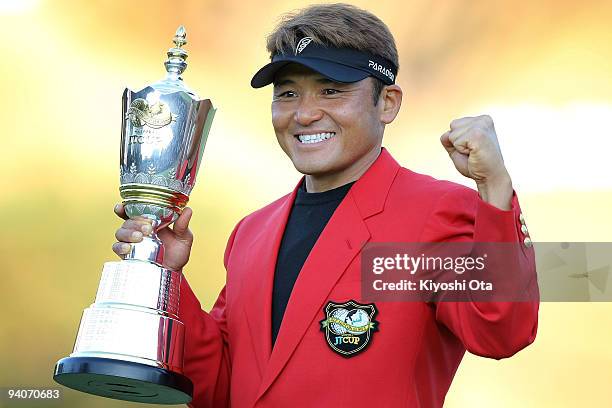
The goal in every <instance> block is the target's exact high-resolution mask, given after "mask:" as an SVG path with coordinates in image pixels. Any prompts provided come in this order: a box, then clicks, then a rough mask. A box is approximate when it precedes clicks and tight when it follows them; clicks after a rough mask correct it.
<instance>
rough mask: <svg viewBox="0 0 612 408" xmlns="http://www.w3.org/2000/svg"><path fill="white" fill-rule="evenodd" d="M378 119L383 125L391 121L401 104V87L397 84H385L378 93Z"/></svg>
mask: <svg viewBox="0 0 612 408" xmlns="http://www.w3.org/2000/svg"><path fill="white" fill-rule="evenodd" d="M378 103H379V104H380V109H381V110H380V121H381V122H382V123H384V124H385V125H388V124H389V123H391V122H393V120H394V119H395V117H396V116H397V113H398V112H399V110H400V106H402V88H400V86H399V85H395V84H394V85H387V86H385V87H384V88H383V90H382V92H381V93H380V98H379V100H378Z"/></svg>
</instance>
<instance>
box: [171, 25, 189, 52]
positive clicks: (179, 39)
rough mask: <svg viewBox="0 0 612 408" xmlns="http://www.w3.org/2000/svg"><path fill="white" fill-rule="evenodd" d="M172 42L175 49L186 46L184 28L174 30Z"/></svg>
mask: <svg viewBox="0 0 612 408" xmlns="http://www.w3.org/2000/svg"><path fill="white" fill-rule="evenodd" d="M173 42H174V45H176V48H181V47H182V46H183V45H185V44H187V31H185V27H184V26H182V25H180V26H179V27H178V28H177V29H176V33H175V34H174V40H173Z"/></svg>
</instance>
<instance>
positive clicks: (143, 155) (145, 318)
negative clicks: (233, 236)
mask: <svg viewBox="0 0 612 408" xmlns="http://www.w3.org/2000/svg"><path fill="white" fill-rule="evenodd" d="M186 43H187V41H186V34H185V29H184V28H183V27H182V26H181V27H179V28H178V30H177V32H176V35H175V36H174V44H175V46H174V47H173V48H171V49H170V50H169V51H168V53H167V55H168V59H167V60H166V62H165V63H164V65H165V67H166V71H167V75H166V77H165V78H164V79H163V80H161V81H159V82H157V83H155V84H153V85H150V86H147V87H145V88H144V89H142V90H140V91H137V92H134V91H131V90H129V89H126V90H125V91H124V92H123V118H122V129H121V130H122V132H121V153H120V183H121V186H120V188H119V191H120V193H121V197H122V199H123V210H124V211H125V215H126V216H127V217H129V218H130V219H133V220H137V219H147V220H148V223H149V224H150V225H151V233H150V235H146V234H143V235H145V236H143V238H142V241H140V242H137V243H133V244H131V248H130V250H129V252H128V253H126V255H125V259H124V260H122V261H118V262H106V263H105V264H104V269H103V272H102V279H101V280H100V285H99V287H98V292H97V295H96V300H95V302H94V303H93V304H92V305H91V306H90V307H89V308H87V309H85V311H84V312H83V316H82V318H81V324H80V327H79V332H78V335H77V338H76V342H75V345H74V350H73V352H72V354H70V356H69V357H66V358H63V359H61V360H60V361H58V363H57V364H56V366H55V372H54V376H53V378H54V379H55V380H56V381H57V382H59V383H60V384H63V385H65V386H67V387H70V388H74V389H76V390H79V391H83V392H87V393H90V394H96V395H101V396H104V397H109V398H115V399H122V400H128V401H138V402H147V403H156V404H184V403H188V402H189V401H191V398H192V395H193V384H192V383H191V381H190V380H189V379H188V378H187V377H185V376H184V375H183V374H182V366H183V343H184V331H185V330H184V326H183V323H182V322H181V321H180V320H179V318H178V310H179V309H178V307H179V288H180V281H181V271H180V270H171V269H168V268H166V267H164V265H166V264H165V263H164V246H163V244H162V242H161V240H160V239H159V237H158V236H157V232H158V231H160V230H162V229H163V228H165V227H167V226H168V225H170V224H171V223H173V222H174V221H176V220H177V218H178V217H179V215H180V214H181V212H182V211H183V209H184V208H185V205H186V204H187V201H188V200H189V194H190V193H191V190H192V188H193V186H194V183H195V179H196V174H197V172H198V168H199V167H200V164H201V160H202V153H203V151H204V146H205V143H206V139H207V137H208V132H209V130H210V126H211V123H212V119H213V116H214V113H215V109H214V108H213V106H212V103H211V101H210V100H209V99H205V100H200V99H199V97H198V96H197V95H196V94H195V93H194V92H192V91H191V90H189V88H188V87H187V86H186V85H185V84H184V82H183V79H182V78H181V74H182V73H183V71H184V70H185V69H186V67H187V63H186V62H185V60H186V58H187V52H186V51H185V50H184V49H182V46H183V45H185V44H186Z"/></svg>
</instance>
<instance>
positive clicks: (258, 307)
mask: <svg viewBox="0 0 612 408" xmlns="http://www.w3.org/2000/svg"><path fill="white" fill-rule="evenodd" d="M299 185H300V183H298V185H297V186H296V187H295V188H294V190H293V192H292V193H291V194H289V195H287V196H286V197H285V198H284V200H283V201H281V202H280V204H279V205H278V207H277V208H276V209H275V210H274V212H273V213H272V215H271V216H270V217H269V218H268V219H267V220H266V222H265V224H263V225H262V226H261V229H260V232H261V234H260V235H259V236H258V237H256V238H255V239H254V240H253V242H254V243H253V245H252V246H251V247H250V249H249V252H248V254H246V256H247V259H252V260H254V262H253V266H252V268H251V271H250V275H251V276H250V277H249V280H248V282H246V281H245V282H243V288H244V289H243V290H242V291H241V293H240V296H244V299H243V300H244V302H245V306H244V313H245V315H246V323H247V327H248V329H249V331H250V338H251V341H252V343H253V348H254V351H255V357H256V359H257V364H258V366H259V372H260V374H262V375H263V373H264V370H265V368H266V366H267V365H268V360H269V358H270V353H271V351H272V322H271V314H272V286H273V284H274V269H275V267H276V258H277V256H278V249H279V246H280V242H281V239H282V237H283V232H284V231H285V225H286V224H287V219H288V218H289V213H290V212H291V207H292V206H293V201H294V200H295V196H296V193H297V189H298V187H299Z"/></svg>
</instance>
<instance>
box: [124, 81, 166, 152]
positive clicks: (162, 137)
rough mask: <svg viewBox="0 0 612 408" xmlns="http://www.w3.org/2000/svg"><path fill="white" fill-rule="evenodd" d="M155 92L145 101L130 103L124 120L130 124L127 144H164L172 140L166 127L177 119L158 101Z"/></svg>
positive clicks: (139, 99)
mask: <svg viewBox="0 0 612 408" xmlns="http://www.w3.org/2000/svg"><path fill="white" fill-rule="evenodd" d="M159 97H160V95H159V94H158V93H157V92H152V93H150V94H149V95H147V99H146V100H145V99H142V98H138V99H135V100H134V101H132V103H131V104H130V107H129V109H128V111H127V113H126V115H125V119H127V120H129V121H130V123H131V124H132V126H131V132H130V133H129V144H165V143H167V142H168V141H169V140H171V139H172V129H171V127H169V126H168V125H169V124H170V123H172V122H174V121H176V119H177V115H175V114H174V113H172V112H171V111H170V108H169V107H168V105H167V104H165V103H164V102H162V101H161V100H160V98H159Z"/></svg>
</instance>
